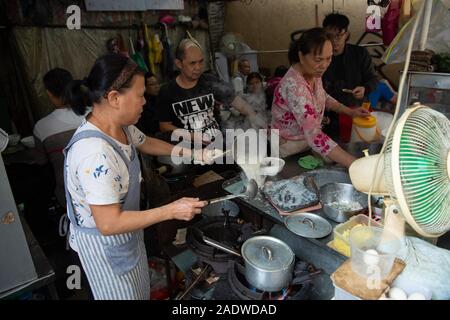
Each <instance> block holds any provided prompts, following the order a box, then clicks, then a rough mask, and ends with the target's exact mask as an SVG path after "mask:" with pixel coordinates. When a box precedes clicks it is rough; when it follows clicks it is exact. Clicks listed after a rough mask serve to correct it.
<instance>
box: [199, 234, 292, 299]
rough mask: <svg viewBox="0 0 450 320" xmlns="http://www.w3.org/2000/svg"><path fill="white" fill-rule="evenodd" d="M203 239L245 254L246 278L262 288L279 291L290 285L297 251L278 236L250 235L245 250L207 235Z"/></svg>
mask: <svg viewBox="0 0 450 320" xmlns="http://www.w3.org/2000/svg"><path fill="white" fill-rule="evenodd" d="M203 240H204V241H205V242H206V243H207V244H209V245H211V246H214V247H216V248H218V249H221V250H223V251H225V252H228V253H232V254H235V255H237V256H239V257H242V258H243V259H244V261H245V278H246V279H247V281H248V283H250V284H251V285H252V286H254V287H255V288H257V289H259V290H262V291H268V292H275V291H280V290H282V289H283V288H287V287H288V286H289V284H290V282H291V280H292V272H293V268H294V262H295V255H294V253H293V252H292V250H291V248H290V247H289V246H288V245H287V244H286V243H284V242H283V241H281V240H279V239H277V238H274V237H270V236H257V237H253V238H250V239H248V240H247V241H245V242H244V244H243V245H242V248H241V252H242V254H240V253H239V252H237V251H236V250H234V249H233V248H230V247H228V246H224V245H223V244H221V243H218V242H217V241H214V240H212V239H209V238H207V237H203Z"/></svg>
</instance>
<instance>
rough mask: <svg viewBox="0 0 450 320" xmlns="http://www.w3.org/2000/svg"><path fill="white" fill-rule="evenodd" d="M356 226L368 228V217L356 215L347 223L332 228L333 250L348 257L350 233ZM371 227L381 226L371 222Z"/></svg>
mask: <svg viewBox="0 0 450 320" xmlns="http://www.w3.org/2000/svg"><path fill="white" fill-rule="evenodd" d="M358 225H363V226H368V225H369V217H368V216H366V215H364V214H358V215H356V216H353V217H352V218H350V220H348V221H347V222H345V223H341V224H338V225H337V226H336V227H334V231H333V234H334V240H333V246H332V247H333V249H335V250H336V251H338V252H339V253H341V254H343V255H345V256H347V257H350V239H349V237H350V231H351V230H352V228H353V227H355V226H358ZM371 225H372V226H374V227H381V226H382V225H381V224H380V223H378V222H376V221H374V220H372V222H371Z"/></svg>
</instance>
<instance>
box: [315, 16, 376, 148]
mask: <svg viewBox="0 0 450 320" xmlns="http://www.w3.org/2000/svg"><path fill="white" fill-rule="evenodd" d="M349 23H350V21H349V19H348V18H347V17H346V16H344V15H342V14H339V13H331V14H329V15H327V16H326V17H325V19H324V21H323V23H322V26H323V28H324V29H325V32H326V33H327V35H328V37H329V38H330V40H331V41H332V45H333V59H332V61H331V64H330V66H329V67H328V69H327V71H326V72H325V74H324V75H323V77H322V81H323V85H324V88H325V91H326V92H327V93H328V94H329V95H331V96H332V97H333V98H335V99H336V100H338V101H339V102H341V103H343V104H344V105H346V106H349V107H353V106H361V104H362V102H363V100H364V97H367V96H368V95H369V93H370V92H372V91H373V90H375V88H376V86H377V84H378V78H377V76H376V75H375V69H374V66H373V63H372V59H371V57H370V55H369V53H368V51H367V50H366V49H365V48H363V47H360V46H356V45H352V44H349V43H347V41H348V39H349V37H350V33H349V31H348V26H349ZM325 116H326V117H328V119H329V123H327V124H326V125H325V126H324V128H323V129H324V131H325V132H326V133H327V134H328V135H329V136H331V137H332V138H334V139H338V140H339V132H340V130H339V117H338V115H337V114H336V113H335V112H332V111H330V112H327V114H325Z"/></svg>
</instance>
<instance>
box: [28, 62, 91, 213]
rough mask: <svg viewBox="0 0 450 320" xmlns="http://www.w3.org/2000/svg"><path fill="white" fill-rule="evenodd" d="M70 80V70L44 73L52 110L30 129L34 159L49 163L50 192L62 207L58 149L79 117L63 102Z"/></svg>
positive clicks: (41, 162)
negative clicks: (51, 169) (51, 186)
mask: <svg viewBox="0 0 450 320" xmlns="http://www.w3.org/2000/svg"><path fill="white" fill-rule="evenodd" d="M72 80H73V79H72V75H71V74H70V72H69V71H67V70H65V69H61V68H55V69H52V70H50V71H48V72H47V73H46V74H45V75H44V78H43V82H44V87H45V89H46V92H47V95H48V98H49V99H50V101H51V103H52V104H53V107H54V108H55V110H53V111H52V112H51V113H50V114H49V115H47V116H45V117H44V118H42V119H40V120H39V121H38V122H37V123H36V125H35V126H34V129H33V135H34V140H35V151H36V152H35V155H36V162H37V164H38V165H45V164H47V163H49V162H50V163H51V165H52V167H53V172H54V178H55V181H54V184H55V190H54V193H55V196H56V199H57V200H58V203H59V204H60V205H61V206H62V207H63V208H64V207H65V206H66V199H65V195H64V179H63V163H64V156H63V153H62V150H63V149H64V147H65V146H66V144H67V143H68V142H69V140H70V138H71V137H72V135H73V133H74V132H75V129H76V128H78V126H79V125H80V124H81V121H82V120H83V117H82V116H79V115H76V114H75V113H74V112H73V111H72V110H71V109H70V108H69V107H67V105H66V103H65V101H64V93H65V90H66V87H67V85H68V84H69V83H70V81H72Z"/></svg>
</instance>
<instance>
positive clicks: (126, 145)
mask: <svg viewBox="0 0 450 320" xmlns="http://www.w3.org/2000/svg"><path fill="white" fill-rule="evenodd" d="M144 92H145V81H144V72H143V71H142V70H141V69H140V68H139V66H138V65H137V64H136V63H135V62H134V61H132V60H131V59H129V58H126V57H124V56H122V55H117V54H109V55H105V56H102V57H100V58H98V59H97V61H96V62H95V64H94V66H93V67H92V69H91V71H90V73H89V76H88V77H87V78H85V79H84V80H83V81H73V82H72V83H71V84H69V87H68V90H67V100H68V102H69V104H70V105H71V107H72V109H73V110H74V111H75V112H76V113H78V114H84V113H85V112H86V102H88V105H92V112H90V113H89V114H88V115H86V117H85V120H84V121H83V123H82V124H81V126H80V127H79V128H78V129H77V131H76V132H75V134H74V136H73V137H72V139H71V140H70V142H69V143H68V145H67V146H66V148H65V149H64V155H65V166H64V176H65V187H66V198H67V213H68V218H69V220H70V246H71V248H72V249H73V250H75V251H76V252H77V253H78V256H79V258H80V260H81V264H82V267H83V270H84V271H85V273H86V275H87V278H88V281H89V285H90V287H91V290H92V293H93V296H94V298H95V299H107V300H119V299H142V300H143V299H145V300H148V299H149V298H150V279H149V272H148V261H147V254H146V249H145V245H144V241H143V229H144V228H146V227H148V226H151V225H154V224H156V223H159V222H162V221H166V220H172V219H176V220H186V221H189V220H191V219H193V218H194V216H195V215H197V214H200V213H201V208H202V207H204V206H205V205H206V204H207V202H206V201H200V200H199V199H198V198H182V199H179V200H177V201H174V202H171V203H169V204H167V205H164V206H161V207H157V208H153V209H148V210H140V181H141V171H140V164H139V158H138V156H137V152H138V151H139V152H142V153H146V154H151V155H171V154H172V152H173V153H174V154H177V155H183V156H188V157H192V159H193V160H197V161H202V162H206V163H211V162H212V159H213V157H212V154H211V152H208V151H210V150H206V149H203V150H202V149H198V150H190V149H182V148H180V147H177V146H173V145H171V144H169V143H166V142H164V141H161V140H158V139H156V138H152V137H147V136H145V135H144V134H143V133H142V132H141V131H140V130H139V129H137V128H136V127H135V126H134V124H136V123H137V121H138V119H139V117H140V115H141V113H142V111H143V106H144V104H145V98H144ZM174 148H177V149H174ZM211 151H212V150H211Z"/></svg>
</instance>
